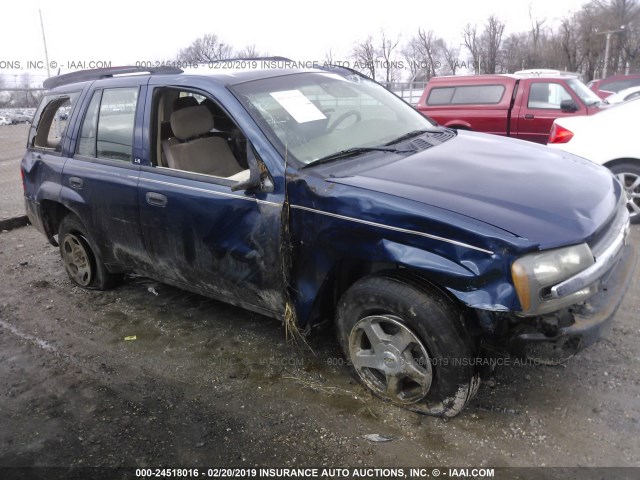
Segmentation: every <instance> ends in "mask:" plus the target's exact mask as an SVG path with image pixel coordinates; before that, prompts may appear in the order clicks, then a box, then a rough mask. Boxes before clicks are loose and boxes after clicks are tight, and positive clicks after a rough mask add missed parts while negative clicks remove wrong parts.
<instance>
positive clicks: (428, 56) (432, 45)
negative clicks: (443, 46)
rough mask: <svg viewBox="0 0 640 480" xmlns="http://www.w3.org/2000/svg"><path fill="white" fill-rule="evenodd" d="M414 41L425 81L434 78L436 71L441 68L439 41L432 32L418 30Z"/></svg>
mask: <svg viewBox="0 0 640 480" xmlns="http://www.w3.org/2000/svg"><path fill="white" fill-rule="evenodd" d="M416 41H417V44H418V50H419V52H420V56H421V60H422V62H423V64H424V65H425V67H424V70H425V72H426V79H427V80H429V79H430V78H431V77H435V76H436V69H438V68H440V66H441V63H440V60H439V55H440V41H441V39H440V38H439V37H437V36H436V34H435V33H434V32H433V30H426V31H425V30H422V29H421V28H419V29H418V36H417V37H416Z"/></svg>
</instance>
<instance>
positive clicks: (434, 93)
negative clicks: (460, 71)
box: [427, 85, 505, 105]
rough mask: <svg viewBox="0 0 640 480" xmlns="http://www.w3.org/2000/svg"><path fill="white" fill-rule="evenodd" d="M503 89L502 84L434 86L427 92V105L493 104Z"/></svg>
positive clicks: (496, 101) (498, 101) (502, 93)
mask: <svg viewBox="0 0 640 480" xmlns="http://www.w3.org/2000/svg"><path fill="white" fill-rule="evenodd" d="M504 91H505V87H504V85H464V86H456V87H436V88H434V89H432V90H431V91H430V92H429V97H428V98H427V105H495V104H498V103H500V101H501V100H502V97H503V96H504Z"/></svg>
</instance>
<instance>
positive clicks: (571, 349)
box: [511, 244, 636, 364]
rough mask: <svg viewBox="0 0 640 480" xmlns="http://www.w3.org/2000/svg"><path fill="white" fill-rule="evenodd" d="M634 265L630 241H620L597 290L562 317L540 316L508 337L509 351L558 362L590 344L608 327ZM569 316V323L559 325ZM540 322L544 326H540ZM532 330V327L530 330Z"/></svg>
mask: <svg viewBox="0 0 640 480" xmlns="http://www.w3.org/2000/svg"><path fill="white" fill-rule="evenodd" d="M635 265H636V252H635V249H634V248H633V246H632V245H630V244H628V245H624V246H623V248H621V249H620V251H619V252H618V253H617V255H616V256H615V258H613V259H611V268H610V269H609V271H607V272H606V273H605V274H604V275H603V276H602V277H601V278H600V280H599V287H600V288H599V292H598V293H597V294H596V295H594V296H592V297H591V298H589V300H588V301H587V302H586V303H585V304H583V305H576V306H574V307H572V308H570V309H568V310H567V311H566V312H565V315H564V316H563V317H561V316H558V315H556V316H550V317H547V318H543V319H540V320H541V322H538V324H537V325H535V326H534V325H531V326H530V328H529V329H526V330H527V331H525V332H524V333H518V334H516V336H515V337H514V338H512V340H511V347H512V348H511V349H512V351H513V352H514V353H515V354H516V355H518V356H521V357H525V358H528V359H530V360H532V361H534V362H539V363H545V364H549V363H551V364H553V363H562V362H563V361H566V360H567V359H568V358H570V357H572V356H573V355H575V354H576V353H577V352H579V351H580V350H582V349H583V348H585V347H587V346H589V345H591V344H592V343H594V342H595V341H596V340H598V339H599V338H600V337H601V336H603V335H605V334H606V333H607V332H608V331H609V329H610V328H611V323H612V320H613V317H614V315H615V313H616V311H617V310H618V307H619V306H620V303H621V302H622V299H623V297H624V295H625V293H626V291H627V289H628V287H629V284H630V283H631V279H632V276H633V272H634V270H635ZM567 318H570V319H572V320H573V323H571V324H570V325H566V326H560V325H563V324H564V323H566V319H567ZM541 324H544V327H545V328H540V327H541ZM532 330H533V331H532Z"/></svg>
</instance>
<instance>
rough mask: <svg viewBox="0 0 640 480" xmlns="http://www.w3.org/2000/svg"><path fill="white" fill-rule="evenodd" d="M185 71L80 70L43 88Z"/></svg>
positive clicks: (131, 68) (44, 85)
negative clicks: (133, 75)
mask: <svg viewBox="0 0 640 480" xmlns="http://www.w3.org/2000/svg"><path fill="white" fill-rule="evenodd" d="M182 72H183V70H182V69H180V68H176V67H157V68H144V67H109V68H94V69H92V70H79V71H77V72H71V73H65V74H64V75H58V76H56V77H51V78H47V79H46V80H45V81H44V82H43V83H42V86H43V87H44V88H46V89H49V90H50V89H52V88H56V87H60V86H62V85H68V84H70V83H78V82H88V81H89V80H100V79H101V78H109V77H113V76H115V75H128V74H132V73H148V74H151V75H154V74H155V75H157V74H163V73H164V74H171V73H182Z"/></svg>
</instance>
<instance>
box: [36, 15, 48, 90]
mask: <svg viewBox="0 0 640 480" xmlns="http://www.w3.org/2000/svg"><path fill="white" fill-rule="evenodd" d="M38 14H39V15H40V29H41V30H42V43H44V61H45V63H46V64H47V78H49V77H51V72H50V71H49V54H48V53H47V39H46V37H45V36H44V23H42V10H40V9H38Z"/></svg>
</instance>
